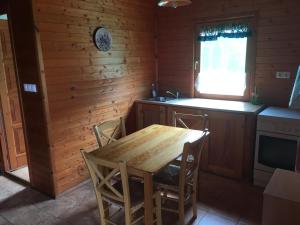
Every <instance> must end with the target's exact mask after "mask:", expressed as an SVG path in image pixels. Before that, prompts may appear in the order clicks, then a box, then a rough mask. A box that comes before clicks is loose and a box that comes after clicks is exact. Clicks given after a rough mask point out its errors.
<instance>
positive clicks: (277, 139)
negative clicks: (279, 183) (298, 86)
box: [254, 107, 300, 187]
mask: <svg viewBox="0 0 300 225" xmlns="http://www.w3.org/2000/svg"><path fill="white" fill-rule="evenodd" d="M299 144H300V111H299V110H293V109H286V108H277V107H269V108H267V109H265V110H264V111H262V112H261V113H260V114H259V115H258V117H257V133H256V146H255V159H254V185H257V186H262V187H265V186H266V185H267V183H268V182H269V180H270V178H271V177H272V174H273V172H274V171H275V169H276V168H280V169H285V170H291V171H295V166H296V158H297V154H299V156H300V153H297V151H298V146H299Z"/></svg>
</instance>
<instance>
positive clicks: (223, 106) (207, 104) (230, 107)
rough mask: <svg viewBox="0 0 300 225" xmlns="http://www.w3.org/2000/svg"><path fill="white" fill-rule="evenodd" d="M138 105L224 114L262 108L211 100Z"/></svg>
mask: <svg viewBox="0 0 300 225" xmlns="http://www.w3.org/2000/svg"><path fill="white" fill-rule="evenodd" d="M136 102H138V103H147V104H157V105H166V106H183V107H189V108H197V109H207V110H214V111H224V112H238V113H250V114H258V113H259V112H260V111H261V110H262V109H263V108H264V106H263V105H253V104H251V103H250V102H240V101H225V100H213V99H202V98H180V99H174V100H170V101H167V102H156V101H150V100H147V99H145V100H137V101H136Z"/></svg>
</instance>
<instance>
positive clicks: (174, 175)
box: [154, 130, 209, 225]
mask: <svg viewBox="0 0 300 225" xmlns="http://www.w3.org/2000/svg"><path fill="white" fill-rule="evenodd" d="M208 135H209V132H208V130H205V131H204V134H203V136H202V137H201V138H200V139H198V140H196V141H194V142H193V143H185V144H184V147H183V154H182V159H181V161H180V166H177V165H174V164H171V165H169V166H167V167H166V168H165V169H163V170H162V171H161V172H160V173H158V174H157V175H155V176H154V182H155V185H156V188H157V189H158V190H160V191H161V192H162V193H163V196H162V198H163V206H162V210H166V211H169V212H173V213H178V214H179V224H180V225H183V224H184V217H185V216H184V215H185V205H186V204H187V203H189V202H190V201H191V202H192V207H193V218H192V219H194V218H196V217H197V184H198V170H199V161H200V158H201V153H202V150H203V147H204V145H205V142H206V139H207V137H208ZM169 200H170V201H173V202H174V201H175V202H177V203H178V208H175V209H174V208H168V207H167V206H166V204H167V203H168V201H169Z"/></svg>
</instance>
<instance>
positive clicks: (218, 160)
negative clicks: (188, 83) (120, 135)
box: [136, 100, 263, 181]
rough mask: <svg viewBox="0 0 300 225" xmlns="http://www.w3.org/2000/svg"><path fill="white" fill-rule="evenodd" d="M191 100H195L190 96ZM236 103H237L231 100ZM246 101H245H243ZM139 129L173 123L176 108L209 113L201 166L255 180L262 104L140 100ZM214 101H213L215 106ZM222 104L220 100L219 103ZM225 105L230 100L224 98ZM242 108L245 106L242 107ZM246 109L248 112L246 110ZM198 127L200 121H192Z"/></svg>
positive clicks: (209, 170)
mask: <svg viewBox="0 0 300 225" xmlns="http://www.w3.org/2000/svg"><path fill="white" fill-rule="evenodd" d="M188 101H191V100H188ZM229 104H232V105H236V104H237V103H236V102H234V103H232V102H229ZM241 104H242V103H241ZM136 105H137V111H138V113H137V123H138V129H142V128H144V127H146V126H149V125H151V124H162V125H169V126H172V124H173V112H174V111H175V112H180V113H188V114H207V115H208V118H209V125H208V127H209V131H210V137H209V140H208V143H207V146H206V147H205V150H204V152H203V155H202V159H201V165H200V168H201V169H202V170H204V171H207V172H211V173H214V174H217V175H221V176H225V177H230V178H234V179H238V180H245V181H251V180H252V177H253V175H252V174H253V172H252V171H253V156H254V142H255V129H256V115H257V113H258V112H259V111H260V110H262V109H263V107H262V106H253V105H250V104H249V103H245V106H244V105H242V107H240V106H239V107H240V108H239V109H237V110H228V109H226V110H221V109H220V108H218V109H213V108H212V107H209V108H205V107H203V106H201V107H197V106H196V105H194V104H192V103H191V104H190V105H184V104H182V105H180V104H177V102H176V104H172V102H170V103H168V102H167V103H156V104H155V103H148V102H146V101H141V102H137V103H136ZM211 105H212V104H210V106H211ZM218 105H220V104H218ZM224 105H225V106H224V107H227V106H226V101H224ZM240 109H241V110H240ZM243 109H245V112H243V111H242V110H243ZM189 126H190V127H191V128H195V129H196V128H197V123H193V124H189Z"/></svg>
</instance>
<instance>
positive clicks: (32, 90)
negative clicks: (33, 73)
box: [24, 84, 37, 93]
mask: <svg viewBox="0 0 300 225" xmlns="http://www.w3.org/2000/svg"><path fill="white" fill-rule="evenodd" d="M24 91H25V92H30V93H37V87H36V84H24Z"/></svg>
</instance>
